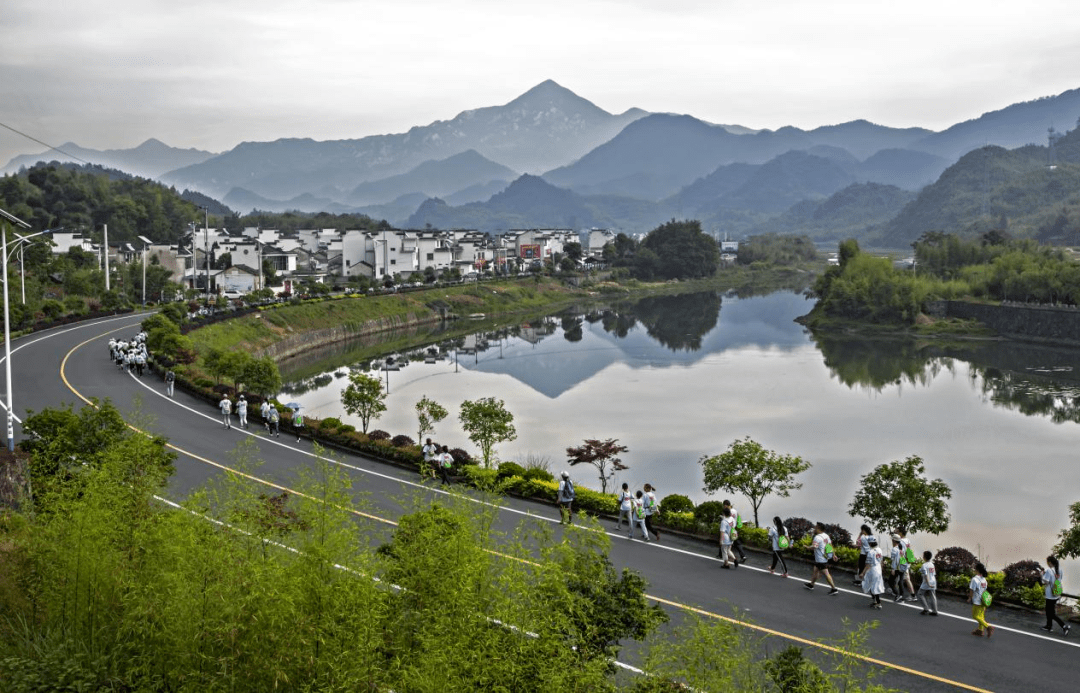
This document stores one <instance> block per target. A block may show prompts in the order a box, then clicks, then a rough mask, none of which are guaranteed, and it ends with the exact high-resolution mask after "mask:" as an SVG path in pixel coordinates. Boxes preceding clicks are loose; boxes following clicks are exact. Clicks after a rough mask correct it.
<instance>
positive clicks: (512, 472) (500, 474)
mask: <svg viewBox="0 0 1080 693" xmlns="http://www.w3.org/2000/svg"><path fill="white" fill-rule="evenodd" d="M512 476H519V477H522V478H524V476H525V468H524V467H522V466H521V465H520V464H517V463H516V462H503V463H501V464H500V465H499V468H498V470H497V474H496V478H497V479H499V480H500V481H502V480H503V479H509V478H510V477H512Z"/></svg>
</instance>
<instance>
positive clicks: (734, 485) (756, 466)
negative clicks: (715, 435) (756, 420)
mask: <svg viewBox="0 0 1080 693" xmlns="http://www.w3.org/2000/svg"><path fill="white" fill-rule="evenodd" d="M698 462H699V463H700V464H701V467H702V470H703V471H704V472H705V487H704V488H703V489H702V490H703V491H705V493H707V494H709V495H710V496H711V495H712V494H714V493H716V492H717V491H719V490H721V489H723V490H724V491H728V492H730V493H741V494H743V495H744V496H746V497H747V498H748V499H749V500H750V505H752V506H753V508H754V524H755V525H757V526H758V527H760V526H761V523H760V522H758V509H759V508H760V507H761V503H762V502H763V501H764V500H765V497H766V496H768V495H770V494H774V493H775V494H776V495H778V496H780V497H781V498H787V497H788V496H789V495H791V492H792V491H797V490H799V489H800V488H802V484H801V483H796V482H795V480H794V479H795V475H796V474H801V473H802V472H805V471H806V470H807V469H810V463H809V462H805V461H803V459H802V458H801V457H793V456H792V455H779V454H777V453H775V452H773V451H772V450H766V449H765V448H763V447H762V446H761V444H760V443H756V442H754V441H753V440H751V439H750V438H749V437H747V438H744V439H743V440H736V441H735V442H734V443H732V444H731V445H730V446H728V449H727V452H724V453H721V454H719V455H714V456H713V457H702V458H701V459H700V460H699V461H698Z"/></svg>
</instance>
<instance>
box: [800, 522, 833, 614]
mask: <svg viewBox="0 0 1080 693" xmlns="http://www.w3.org/2000/svg"><path fill="white" fill-rule="evenodd" d="M810 546H811V548H813V549H814V569H813V572H812V573H811V574H810V582H808V583H806V585H805V587H806V589H808V590H812V589H814V585H815V584H816V583H817V581H818V578H819V577H820V576H822V575H824V576H825V580H826V581H827V582H828V583H829V587H830V588H832V589H830V590H829V596H830V597H832V596H836V595H837V594H840V590H838V589H836V583H835V582H833V579H832V575H830V574H829V561H831V560H833V556H835V555H836V554H835V553H833V545H832V539H830V538H829V535H828V534H826V533H825V526H824V525H823V524H821V523H820V522H816V523H814V540H813V542H811V544H810Z"/></svg>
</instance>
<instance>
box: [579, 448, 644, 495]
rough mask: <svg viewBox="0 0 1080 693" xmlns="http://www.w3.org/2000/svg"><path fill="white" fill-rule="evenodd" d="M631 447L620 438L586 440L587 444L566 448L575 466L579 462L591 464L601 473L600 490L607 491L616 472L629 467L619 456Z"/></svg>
mask: <svg viewBox="0 0 1080 693" xmlns="http://www.w3.org/2000/svg"><path fill="white" fill-rule="evenodd" d="M629 451H630V448H628V447H626V446H625V445H619V439H618V438H608V439H607V440H604V441H600V440H586V441H585V444H584V445H582V446H580V447H576V448H566V456H567V457H568V458H569V459H568V460H567V461H568V462H569V463H570V466H571V467H573V466H574V465H577V464H591V465H592V466H594V467H596V471H598V472H599V473H600V492H601V493H607V485H608V482H609V481H611V477H613V476H615V472H619V471H622V470H624V469H629V468H630V467H628V466H626V465H625V464H623V462H622V460H621V459H619V457H618V456H617V455H618V454H619V453H621V452H629Z"/></svg>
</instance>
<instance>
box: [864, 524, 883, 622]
mask: <svg viewBox="0 0 1080 693" xmlns="http://www.w3.org/2000/svg"><path fill="white" fill-rule="evenodd" d="M881 561H882V557H881V549H879V548H878V545H877V537H875V536H873V535H871V536H869V537H867V538H866V563H865V565H864V566H863V569H862V572H861V573H860V574H859V577H861V578H862V589H863V592H866V593H867V594H869V595H870V599H871V600H872V601H871V602H870V608H872V609H880V608H881V595H883V594H885V580H884V579H882V576H881Z"/></svg>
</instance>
